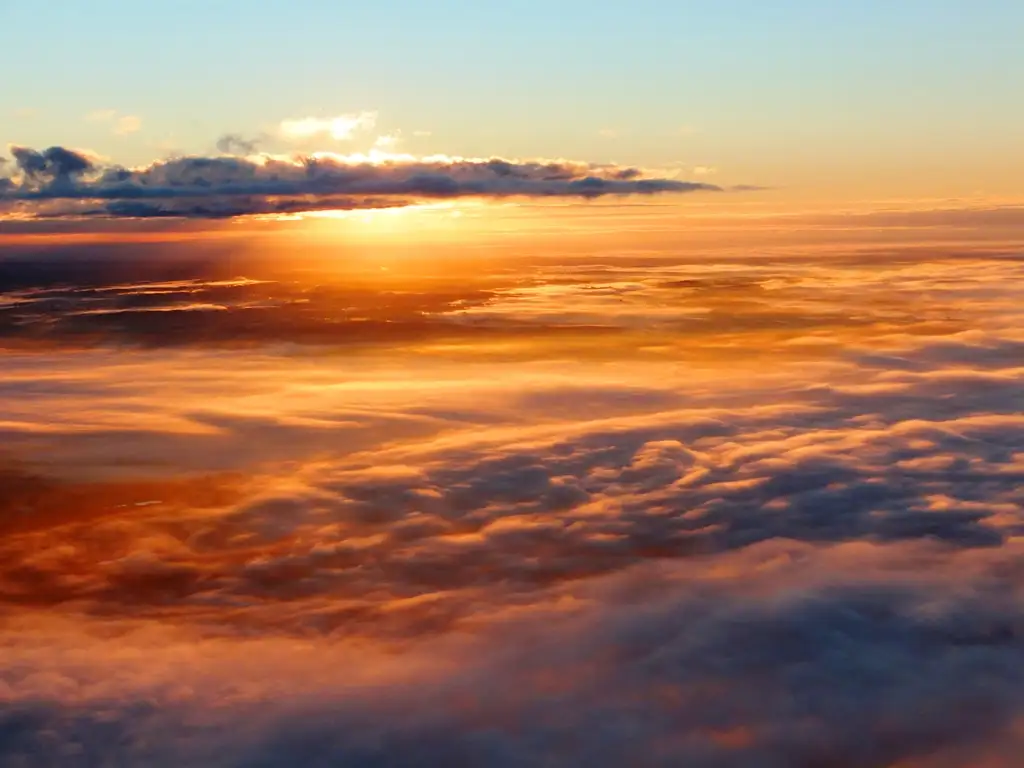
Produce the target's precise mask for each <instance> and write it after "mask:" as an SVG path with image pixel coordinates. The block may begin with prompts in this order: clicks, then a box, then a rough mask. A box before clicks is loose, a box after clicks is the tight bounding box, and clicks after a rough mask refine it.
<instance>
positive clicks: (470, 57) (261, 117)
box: [0, 0, 1024, 192]
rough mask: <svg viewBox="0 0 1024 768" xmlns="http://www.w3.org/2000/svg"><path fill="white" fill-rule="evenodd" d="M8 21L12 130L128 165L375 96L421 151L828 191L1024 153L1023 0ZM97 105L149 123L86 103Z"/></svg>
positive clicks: (84, 8) (60, 11) (959, 173)
mask: <svg viewBox="0 0 1024 768" xmlns="http://www.w3.org/2000/svg"><path fill="white" fill-rule="evenodd" d="M0 25H2V26H3V27H5V28H6V29H8V30H14V31H16V33H15V34H10V33H9V34H8V36H7V43H6V46H5V47H4V48H3V51H2V52H0V57H3V58H4V59H7V61H6V64H7V66H5V68H4V70H5V71H6V72H8V73H11V72H15V73H17V74H16V75H10V74H9V75H8V77H7V79H6V82H5V86H4V99H3V102H2V106H0V141H4V142H7V141H11V142H17V143H23V144H30V145H35V146H40V145H48V144H58V143H59V144H65V145H69V146H82V147H88V148H90V149H93V150H95V151H97V152H100V153H102V154H105V155H109V156H112V157H115V158H116V159H118V160H121V161H124V162H144V161H146V160H149V159H152V158H153V157H156V156H159V155H160V154H161V153H165V152H167V151H168V150H170V149H174V150H179V151H184V152H208V151H211V148H212V146H213V144H214V142H215V141H216V139H217V137H218V136H220V135H222V134H223V133H225V132H229V131H232V132H239V133H242V134H245V135H255V134H256V133H258V132H260V131H261V130H266V129H267V128H268V127H272V126H275V125H277V124H278V123H279V122H280V121H281V120H283V119H288V118H297V117H304V116H308V115H319V116H329V115H337V114H345V113H352V112H358V111H359V110H375V111H376V112H377V113H378V124H377V128H378V132H379V133H387V132H390V131H392V130H395V129H400V130H402V131H403V140H404V141H403V145H402V148H403V149H405V150H406V151H409V152H414V153H417V154H418V153H423V152H435V151H436V152H448V153H457V154H466V155H491V154H497V155H503V156H512V157H528V156H548V157H550V156H573V157H583V158H586V159H593V160H602V161H603V160H616V161H619V162H626V163H643V164H648V165H669V164H673V163H674V164H679V165H682V166H689V167H692V166H697V165H702V166H714V167H715V168H717V169H719V173H721V174H724V175H726V176H727V177H728V180H729V181H730V182H736V183H744V182H749V183H761V184H781V185H797V186H809V187H812V188H813V187H821V188H823V189H824V188H825V187H827V186H829V185H831V184H842V183H846V184H851V185H863V184H867V185H869V186H870V185H871V184H872V183H873V180H875V181H877V182H878V186H879V187H880V188H881V187H884V186H885V185H886V184H888V183H889V182H887V181H885V180H887V179H889V177H893V178H895V179H901V178H906V177H907V176H908V175H909V174H917V176H916V177H915V178H918V179H921V180H923V182H922V184H923V186H925V187H926V186H927V184H930V183H933V182H932V181H930V180H932V179H933V178H935V179H938V178H940V177H941V179H943V181H942V183H941V184H940V183H939V181H934V184H936V185H937V186H936V191H940V190H939V187H941V188H942V191H945V190H946V189H947V188H948V189H949V190H953V189H954V187H955V185H956V184H958V183H962V184H963V185H964V191H965V192H969V191H972V190H973V188H974V187H977V186H978V185H979V184H980V185H981V186H982V187H984V185H985V183H989V184H990V186H992V188H993V189H992V191H999V190H1001V189H1003V188H1004V187H1005V186H1006V185H1007V184H1012V183H1014V182H1012V181H1011V180H1010V178H1009V176H1007V179H1005V180H1004V179H1002V176H1001V174H1002V173H1003V172H1004V171H1007V169H1008V167H1009V170H1012V171H1014V173H1015V174H1016V175H1017V176H1019V173H1017V171H1018V170H1020V169H1021V161H1020V160H1018V159H1016V158H1015V157H1014V155H1015V154H1021V152H1020V150H1019V127H1020V126H1021V125H1022V124H1024V101H1022V100H1021V99H1020V98H1019V83H1020V82H1021V78H1022V75H1024V46H1021V45H1020V42H1019V41H1020V39H1021V38H1022V37H1024V3H1020V2H1011V1H1010V0H1005V1H1001V0H982V1H981V2H965V1H961V0H957V1H952V0H946V1H945V2H939V1H936V0H932V1H931V2H925V1H924V0H902V1H901V2H881V1H879V0H861V1H859V2H852V1H845V0H844V1H839V0H837V1H836V2H831V3H824V2H811V0H785V1H778V0H777V1H776V2H754V0H724V1H721V2H715V3H707V2H702V3H695V2H667V0H633V1H632V2H614V3H613V2H600V1H598V2H594V1H592V2H582V1H581V0H561V2H558V3H553V2H539V1H535V0H517V1H515V2H505V3H494V2H468V1H466V0H436V1H435V2H423V1H421V2H413V1H412V0H377V1H376V2H373V3H358V4H357V3H349V2H327V1H326V0H324V1H320V0H291V1H290V2H282V1H280V0H261V2H240V1H239V0H217V1H216V2H213V1H210V0H206V1H200V0H178V1H177V2H174V3H150V2H137V1H136V2H129V1H127V0H92V1H91V2H83V1H80V0H79V1H76V2H72V1H71V0H63V1H61V0H51V1H50V2H48V3H46V4H45V7H44V6H43V5H42V4H39V3H28V2H2V0H0ZM99 110H108V111H114V112H115V113H116V114H117V115H118V116H125V115H131V116H136V117H138V118H139V121H140V122H139V129H138V130H137V131H133V132H131V133H130V134H124V135H116V134H115V132H114V131H113V130H112V129H111V128H112V123H111V122H110V121H109V120H108V121H103V120H93V121H88V120H86V119H85V116H86V115H88V114H90V113H95V112H97V111H99ZM415 131H419V132H423V133H426V132H429V134H430V135H429V136H426V135H422V136H413V132H415ZM602 134H603V135H602ZM327 148H332V149H334V148H336V147H327ZM341 149H347V147H342V148H341ZM965 175H966V178H964V176H965ZM972 185H973V186H972ZM967 187H972V189H971V190H969V189H967ZM908 189H909V185H908Z"/></svg>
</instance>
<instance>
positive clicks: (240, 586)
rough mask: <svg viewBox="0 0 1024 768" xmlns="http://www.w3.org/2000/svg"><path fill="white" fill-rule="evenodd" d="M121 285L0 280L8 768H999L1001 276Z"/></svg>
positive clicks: (355, 277) (762, 261) (841, 260)
mask: <svg viewBox="0 0 1024 768" xmlns="http://www.w3.org/2000/svg"><path fill="white" fill-rule="evenodd" d="M68 162H69V161H68V159H67V158H64V157H62V156H61V155H59V154H54V155H51V156H48V157H47V156H43V157H41V158H40V159H39V160H38V161H37V165H41V166H42V167H43V169H44V171H40V172H47V173H50V174H51V175H56V174H58V173H59V172H60V169H61V168H67V167H68V166H67V163H68ZM72 167H73V165H72ZM46 168H49V169H50V170H49V171H45V169H46ZM68 173H70V171H68ZM620 215H621V216H623V217H624V218H621V219H616V220H613V221H611V222H605V221H603V220H602V222H601V223H602V224H604V225H605V226H610V227H614V228H620V227H625V226H626V225H627V224H628V222H629V219H628V218H625V216H626V214H620ZM602 219H603V217H602ZM646 226H648V227H649V226H650V224H649V222H648V223H646ZM647 236H648V237H651V235H647ZM631 237H637V246H638V248H637V250H638V251H639V250H640V248H639V246H640V245H641V244H642V242H643V241H642V240H641V239H640V238H639V236H634V235H631ZM123 245H124V248H123V249H122V250H121V251H118V250H117V249H116V248H114V246H111V245H106V246H95V245H89V246H87V247H76V246H70V245H66V246H62V249H56V250H46V249H41V248H36V249H35V250H26V251H25V252H24V253H21V252H18V251H17V246H16V245H12V244H9V243H8V244H4V245H3V246H2V247H3V248H4V252H5V258H0V317H2V320H0V329H2V333H0V338H2V340H3V343H4V349H3V351H2V352H0V354H2V355H3V370H4V376H3V378H2V380H0V444H2V445H3V446H4V452H3V453H2V454H0V533H2V537H0V621H2V622H3V628H4V629H3V632H0V763H2V764H11V765H18V764H19V763H20V764H28V765H46V764H54V765H69V766H88V767H91V766H101V765H109V764H124V765H147V766H158V767H160V766H178V765H194V766H262V767H265V768H278V766H291V765H336V764H341V765H354V766H383V765H387V766H452V765H468V766H475V765H495V766H509V767H510V768H511V767H512V766H522V765H570V766H575V765H579V766H584V765H586V766H609V767H611V766H620V765H638V766H669V765H687V766H695V767H696V768H751V767H753V768H790V767H791V766H805V767H807V768H813V767H820V766H843V767H844V768H893V767H894V766H901V767H902V766H913V768H960V767H961V766H964V765H981V766H986V767H992V768H1003V767H1005V768H1011V766H1014V765H1016V764H1018V763H1019V757H1018V756H1019V754H1020V750H1021V748H1022V747H1024V730H1022V728H1024V694H1022V691H1024V685H1022V684H1024V679H1022V678H1024V672H1022V670H1024V568H1022V566H1021V562H1024V561H1022V559H1021V558H1022V555H1024V551H1022V536H1024V491H1022V489H1024V429H1022V427H1024V419H1022V416H1021V413H1022V412H1024V332H1022V330H1021V329H1022V328H1024V317H1022V307H1024V302H1022V301H1021V299H1022V298H1024V297H1022V296H1021V292H1022V289H1021V286H1022V285H1024V282H1022V278H1024V260H1022V259H1021V257H1020V255H1019V252H1017V251H1015V250H1012V249H1006V248H998V249H994V248H991V247H989V246H978V247H975V248H963V249H959V250H946V251H942V250H939V249H937V248H935V247H928V248H918V247H911V248H884V249H873V250H872V249H865V250H861V251H858V252H854V251H849V250H845V251H839V252H836V251H827V252H826V251H823V250H815V251H801V250H800V249H798V248H795V247H790V248H788V249H787V250H786V252H785V253H784V254H782V255H779V254H778V253H774V254H773V253H760V252H759V253H758V255H757V256H756V257H754V256H750V255H748V254H747V253H745V252H734V251H732V250H730V249H723V250H721V251H719V252H713V253H708V252H703V251H702V252H700V253H694V254H689V255H688V254H677V253H669V252H666V251H665V250H661V251H657V252H656V253H654V254H651V253H639V254H634V255H633V256H625V255H623V254H621V253H619V252H613V251H611V250H609V251H607V252H596V251H592V250H588V251H586V252H585V253H582V254H579V255H578V256H576V257H572V256H567V255H562V256H560V257H559V258H552V253H551V252H550V251H546V250H542V251H540V252H538V253H531V254H528V255H521V256H519V257H518V258H511V257H507V256H503V257H502V258H501V259H500V260H498V261H496V262H495V263H488V262H484V261H480V260H476V261H473V262H472V267H473V268H472V269H469V270H466V271H465V272H464V273H457V274H453V275H448V274H446V273H445V274H438V273H441V272H446V271H445V270H441V269H438V268H437V267H436V266H435V267H433V268H432V272H431V276H432V279H430V280H428V279H426V278H425V277H424V276H423V275H422V274H414V273H412V272H410V273H409V274H408V275H406V276H405V277H404V278H403V277H402V276H398V277H395V278H388V279H391V280H393V282H383V283H382V282H379V281H380V280H383V279H384V278H382V277H380V275H381V272H380V271H379V267H378V260H379V259H381V258H382V255H381V254H379V253H375V254H374V255H373V257H374V259H375V260H374V261H372V262H371V266H372V268H373V270H374V272H375V274H376V275H377V281H378V282H371V281H369V279H368V278H367V277H366V276H365V275H363V274H361V273H356V272H349V273H346V274H345V275H344V276H342V277H338V276H337V275H335V277H334V278H333V282H332V278H331V274H330V272H329V271H328V270H326V269H321V270H320V271H314V270H313V269H312V267H310V265H308V264H303V263H300V262H299V261H298V260H295V261H291V262H287V263H286V264H285V265H284V266H281V265H276V267H275V268H274V269H271V267H270V266H269V265H266V264H261V263H260V262H258V261H253V260H246V259H245V258H243V257H242V256H240V255H238V254H236V253H233V252H230V251H227V252H222V251H218V250H216V249H215V248H212V247H211V249H210V250H209V251H202V250H201V246H202V245H203V242H202V241H201V240H200V241H196V240H190V241H189V242H188V243H187V245H186V247H184V248H183V247H181V245H179V244H176V243H173V242H172V243H164V244H162V245H161V247H160V248H156V247H148V248H144V247H142V246H140V245H139V244H137V243H127V244H123ZM520 247H521V246H520ZM104 248H105V249H106V250H104ZM335 261H337V260H335ZM416 263H419V261H417V262H416ZM485 267H486V268H485ZM337 268H338V267H337V265H336V264H332V269H337ZM409 268H410V270H411V269H412V267H409ZM250 313H251V314H250ZM151 318H156V319H155V320H154V319H151ZM100 323H106V324H105V325H100ZM240 328H244V329H245V333H244V334H242V332H241V331H240V330H239V329H240ZM98 329H102V331H103V332H98ZM360 329H361V330H360ZM385 329H386V330H385ZM235 335H243V336H244V339H245V341H246V343H245V344H244V345H243V344H235V345H234V346H232V345H231V344H230V343H228V342H230V340H231V338H232V337H234V336H235ZM141 340H145V342H144V343H140V341H141Z"/></svg>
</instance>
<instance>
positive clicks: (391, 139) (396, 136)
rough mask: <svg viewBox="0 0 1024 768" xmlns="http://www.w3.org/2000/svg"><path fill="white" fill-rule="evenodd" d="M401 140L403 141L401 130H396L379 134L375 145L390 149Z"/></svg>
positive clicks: (379, 147)
mask: <svg viewBox="0 0 1024 768" xmlns="http://www.w3.org/2000/svg"><path fill="white" fill-rule="evenodd" d="M399 141H401V131H395V132H394V133H386V134H384V135H383V136H378V137H377V140H376V141H374V142H373V146H375V147H377V148H378V149H389V148H391V147H394V146H395V145H396V144H397V143H398V142H399Z"/></svg>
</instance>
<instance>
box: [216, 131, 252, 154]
mask: <svg viewBox="0 0 1024 768" xmlns="http://www.w3.org/2000/svg"><path fill="white" fill-rule="evenodd" d="M259 148H260V140H259V139H247V138H245V137H244V136H242V135H241V134H239V133H226V134H224V135H223V136H221V137H220V138H219V139H217V149H218V150H219V151H221V152H223V153H225V154H228V155H253V154H256V152H258V151H259Z"/></svg>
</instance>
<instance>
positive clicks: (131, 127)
mask: <svg viewBox="0 0 1024 768" xmlns="http://www.w3.org/2000/svg"><path fill="white" fill-rule="evenodd" d="M141 127H142V119H141V118H140V117H138V116H136V115H122V116H121V117H119V118H117V119H116V120H115V121H114V133H116V134H117V135H118V136H126V135H128V134H129V133H135V132H136V131H137V130H139V129H140V128H141Z"/></svg>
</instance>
